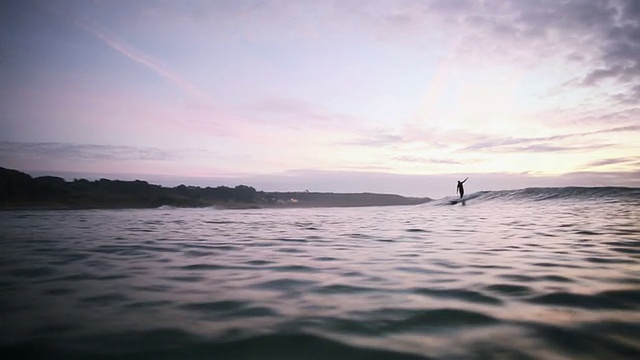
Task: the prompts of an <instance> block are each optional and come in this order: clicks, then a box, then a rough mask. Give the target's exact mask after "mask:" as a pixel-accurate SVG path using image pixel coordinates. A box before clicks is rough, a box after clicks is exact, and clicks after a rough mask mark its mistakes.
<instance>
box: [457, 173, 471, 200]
mask: <svg viewBox="0 0 640 360" xmlns="http://www.w3.org/2000/svg"><path fill="white" fill-rule="evenodd" d="M467 179H468V177H467V178H465V179H464V180H462V181H458V187H457V188H456V194H457V193H460V199H462V197H463V196H464V186H462V184H464V182H465V181H467Z"/></svg>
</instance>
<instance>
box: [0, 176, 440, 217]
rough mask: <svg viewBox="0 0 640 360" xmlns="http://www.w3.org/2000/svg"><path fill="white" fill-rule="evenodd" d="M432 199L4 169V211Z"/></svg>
mask: <svg viewBox="0 0 640 360" xmlns="http://www.w3.org/2000/svg"><path fill="white" fill-rule="evenodd" d="M431 200H432V199H430V198H428V197H423V198H417V197H404V196H400V195H395V194H376V193H331V192H309V191H303V192H265V191H258V190H256V189H255V188H253V187H251V186H247V185H238V186H236V187H234V188H231V187H226V186H217V187H205V188H201V187H197V186H186V185H179V186H176V187H172V188H170V187H163V186H160V185H155V184H150V183H148V182H146V181H141V180H134V181H122V180H108V179H100V180H95V181H88V180H85V179H74V180H73V181H66V180H64V179H63V178H59V177H54V176H41V177H36V178H33V177H31V176H30V175H28V174H26V173H22V172H20V171H17V170H11V169H5V168H1V167H0V211H13V210H86V209H155V208H160V207H162V206H168V207H174V208H211V207H213V208H220V209H229V210H246V209H281V208H312V207H365V206H406V205H419V204H423V203H426V202H429V201H431Z"/></svg>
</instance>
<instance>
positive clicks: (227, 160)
mask: <svg viewBox="0 0 640 360" xmlns="http://www.w3.org/2000/svg"><path fill="white" fill-rule="evenodd" d="M639 139H640V1H634V0H628V1H624V0H609V1H598V0H578V1H557V0H550V1H507V0H496V1H463V0H440V1H418V0H416V1H400V0H393V1H391V0H390V1H350V0H346V1H345V0H335V1H330V0H327V1H266V0H265V1H231V0H230V1H204V0H203V1H98V0H96V1H22V0H16V1H6V0H0V166H2V167H7V168H13V169H18V170H21V171H25V172H27V173H30V174H32V175H43V174H53V175H56V174H58V175H64V176H65V177H67V178H71V179H73V178H74V177H87V178H92V179H93V178H99V177H107V178H111V179H134V178H139V179H143V180H147V181H150V182H154V183H162V184H164V185H171V186H173V185H177V184H180V183H185V184H193V185H201V186H206V185H209V186H218V185H230V186H234V185H238V184H240V183H244V184H247V185H251V186H254V187H256V188H257V189H259V190H305V189H308V190H309V191H336V192H365V191H369V192H387V193H396V194H402V195H412V196H430V197H442V196H447V195H455V180H456V179H462V178H464V177H467V176H469V177H470V180H469V181H468V182H467V184H465V185H467V192H473V191H479V190H488V189H508V188H509V189H510V188H523V187H529V186H568V185H581V186H596V185H620V186H635V187H637V186H640V140H639Z"/></svg>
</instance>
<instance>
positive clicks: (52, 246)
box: [0, 199, 640, 359]
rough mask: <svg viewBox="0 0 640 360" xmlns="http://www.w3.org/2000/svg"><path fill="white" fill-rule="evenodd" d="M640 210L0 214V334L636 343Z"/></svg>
mask: <svg viewBox="0 0 640 360" xmlns="http://www.w3.org/2000/svg"><path fill="white" fill-rule="evenodd" d="M638 219H640V210H639V207H638V204H637V202H634V201H633V200H632V201H627V202H624V201H605V200H593V199H557V200H541V201H533V200H528V201H515V200H512V201H505V200H499V199H497V200H496V199H493V200H491V199H488V200H484V201H476V202H474V201H469V202H468V203H467V204H466V206H461V205H460V204H458V205H455V206H446V205H442V206H439V205H438V203H437V202H434V203H429V204H425V205H420V206H409V207H372V208H316V209H264V210H215V209H153V210H82V211H12V212H0V243H1V246H2V248H1V250H2V254H1V257H0V320H1V321H0V323H1V324H2V325H1V327H0V336H1V337H0V345H1V348H0V350H1V353H3V354H8V353H10V354H14V355H17V356H20V357H23V358H24V357H44V358H52V357H58V358H84V357H86V358H133V357H139V358H211V359H245V358H246V359H303V358H311V359H342V358H347V359H376V358H378V359H394V358H398V359H404V358H407V359H410V358H416V359H418V358H437V359H467V358H474V359H475V358H478V359H484V358H486V359H494V358H496V359H497V358H499V359H567V358H576V359H578V358H579V359H616V358H617V359H631V358H640V227H639V225H638Z"/></svg>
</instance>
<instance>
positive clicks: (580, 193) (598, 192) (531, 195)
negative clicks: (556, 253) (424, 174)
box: [432, 186, 640, 205]
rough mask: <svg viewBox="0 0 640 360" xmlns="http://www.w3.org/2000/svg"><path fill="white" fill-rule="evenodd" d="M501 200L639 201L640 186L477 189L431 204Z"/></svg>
mask: <svg viewBox="0 0 640 360" xmlns="http://www.w3.org/2000/svg"><path fill="white" fill-rule="evenodd" d="M489 200H503V201H547V200H602V201H640V188H628V187H614V186H606V187H578V186H569V187H544V188H526V189H517V190H499V191H478V192H475V193H471V194H469V195H466V196H464V197H463V198H462V199H460V198H458V197H453V196H448V197H445V198H442V199H438V200H434V201H433V202H432V204H433V205H455V204H457V203H460V202H465V203H466V202H467V201H473V202H479V201H489Z"/></svg>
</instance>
